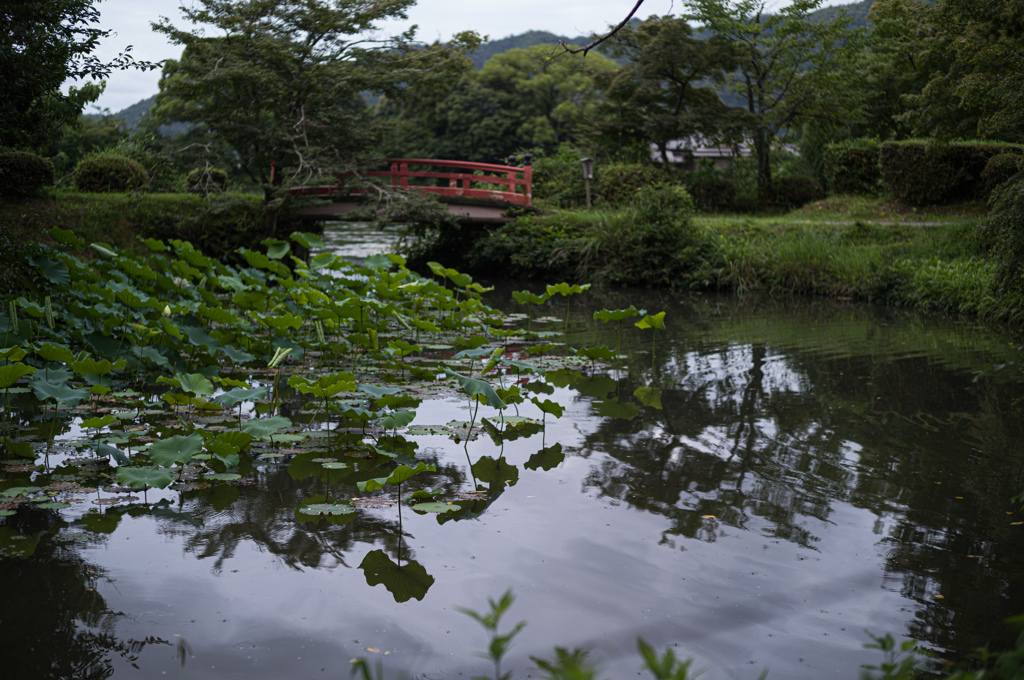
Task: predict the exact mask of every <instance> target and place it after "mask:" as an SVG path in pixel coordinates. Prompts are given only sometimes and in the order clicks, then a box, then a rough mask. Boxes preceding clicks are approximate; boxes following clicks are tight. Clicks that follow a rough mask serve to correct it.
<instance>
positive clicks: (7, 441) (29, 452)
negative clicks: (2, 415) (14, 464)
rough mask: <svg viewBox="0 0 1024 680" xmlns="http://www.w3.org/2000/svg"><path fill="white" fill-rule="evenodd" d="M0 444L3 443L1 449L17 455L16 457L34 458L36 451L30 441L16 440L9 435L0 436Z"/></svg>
mask: <svg viewBox="0 0 1024 680" xmlns="http://www.w3.org/2000/svg"><path fill="white" fill-rule="evenodd" d="M0 444H3V450H4V451H6V452H7V453H9V454H12V455H14V456H17V457H18V458H29V459H33V460H34V459H35V457H36V451H35V448H33V446H32V442H16V441H14V440H13V439H11V438H10V437H3V438H0Z"/></svg>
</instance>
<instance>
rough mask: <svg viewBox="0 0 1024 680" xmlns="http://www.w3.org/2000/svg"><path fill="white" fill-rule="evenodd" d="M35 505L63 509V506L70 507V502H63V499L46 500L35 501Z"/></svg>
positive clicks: (50, 508) (48, 508)
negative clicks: (43, 501)
mask: <svg viewBox="0 0 1024 680" xmlns="http://www.w3.org/2000/svg"><path fill="white" fill-rule="evenodd" d="M36 507H37V508H42V509H44V510H63V509H64V508H70V507H71V503H65V502H64V501H46V502H45V503H36Z"/></svg>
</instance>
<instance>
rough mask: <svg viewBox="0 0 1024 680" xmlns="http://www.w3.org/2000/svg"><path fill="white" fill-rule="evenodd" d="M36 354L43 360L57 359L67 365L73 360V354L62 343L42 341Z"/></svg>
mask: <svg viewBox="0 0 1024 680" xmlns="http://www.w3.org/2000/svg"><path fill="white" fill-rule="evenodd" d="M36 355H38V356H39V357H40V358H42V359H43V360H44V361H59V362H61V363H65V364H69V365H70V364H71V363H72V362H74V360H75V355H74V354H72V353H71V350H70V349H68V348H67V347H65V346H64V345H54V344H53V343H49V342H47V343H43V344H42V345H40V346H39V347H37V348H36ZM0 358H2V357H0Z"/></svg>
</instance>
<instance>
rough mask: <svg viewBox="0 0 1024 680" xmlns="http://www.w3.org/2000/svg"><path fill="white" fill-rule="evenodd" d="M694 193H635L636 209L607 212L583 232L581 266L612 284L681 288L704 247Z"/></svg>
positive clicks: (676, 189) (671, 189)
mask: <svg viewBox="0 0 1024 680" xmlns="http://www.w3.org/2000/svg"><path fill="white" fill-rule="evenodd" d="M693 214H694V206H693V199H692V198H691V197H690V194H689V193H688V192H687V191H686V189H684V188H683V187H680V186H664V185H663V186H654V187H647V188H644V189H641V190H640V191H639V192H637V194H636V196H635V198H634V202H633V205H632V206H630V207H629V208H627V209H625V210H621V211H617V212H608V211H605V212H603V213H600V214H599V219H597V220H595V221H594V222H593V223H592V224H590V225H589V226H588V227H587V228H585V229H584V231H583V238H584V240H583V241H581V242H579V248H580V250H579V255H578V257H579V264H578V268H579V270H580V271H581V273H582V274H584V275H585V278H586V279H587V280H592V279H593V280H598V281H602V282H605V283H610V284H613V285H625V286H665V287H679V286H681V285H684V283H685V281H686V278H685V277H686V273H687V270H688V269H689V268H690V264H691V262H692V260H693V259H694V258H695V257H697V254H698V250H699V246H700V243H699V242H700V230H699V229H698V228H697V227H696V225H695V224H694V221H693Z"/></svg>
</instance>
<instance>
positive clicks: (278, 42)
mask: <svg viewBox="0 0 1024 680" xmlns="http://www.w3.org/2000/svg"><path fill="white" fill-rule="evenodd" d="M412 4H413V0H383V1H381V0H243V1H241V2H237V1H231V0H197V2H196V3H195V4H194V5H192V6H190V7H185V8H183V9H182V12H183V14H184V15H185V17H186V18H187V19H188V20H189V21H190V22H192V23H193V24H196V25H199V26H208V27H213V28H215V29H216V31H217V33H218V35H216V36H213V37H211V36H208V35H207V34H206V30H205V29H203V28H193V29H191V30H184V29H180V28H177V27H175V26H174V25H172V24H171V22H170V20H168V19H166V18H162V19H161V21H160V22H159V23H155V24H153V28H154V29H155V30H157V31H159V32H161V33H164V34H165V35H167V36H168V37H169V38H170V39H171V40H172V41H173V42H174V43H176V44H179V45H182V46H183V48H184V50H183V52H182V56H181V59H180V60H177V61H173V62H169V63H168V64H167V65H166V66H165V68H164V73H163V77H162V79H161V83H160V89H161V92H160V95H158V97H157V105H156V108H155V110H154V111H153V114H152V115H153V117H154V118H155V119H156V121H157V122H171V121H184V122H191V123H194V124H197V125H200V126H202V127H203V128H205V129H206V130H208V131H210V132H211V133H213V134H214V135H216V136H217V137H219V138H220V139H223V140H224V141H226V142H227V143H228V145H229V146H230V147H231V148H232V149H233V150H234V152H235V154H236V160H237V162H238V163H239V165H240V166H241V167H242V168H243V169H244V170H245V171H246V173H247V174H248V175H249V176H250V177H251V178H252V179H253V180H254V181H258V182H261V183H264V184H266V183H267V182H269V180H270V172H271V167H272V165H276V167H277V168H278V169H279V171H280V170H281V169H284V168H288V173H289V174H290V175H292V176H294V177H296V178H298V179H302V180H308V179H311V178H312V177H313V176H315V175H317V174H318V173H321V172H325V171H328V170H330V169H331V168H334V167H336V166H338V165H340V164H342V163H344V162H345V161H346V160H347V159H350V158H352V157H353V156H354V155H355V154H356V153H357V152H359V151H363V150H365V149H367V148H368V147H369V146H370V145H372V143H373V142H374V141H376V140H377V139H379V126H377V125H376V124H375V121H374V119H373V117H372V116H371V115H369V112H368V109H367V107H366V104H365V101H364V99H363V96H362V93H364V92H370V93H376V94H386V95H387V96H388V97H390V98H401V97H402V96H404V95H405V94H406V93H407V92H408V91H409V90H410V89H413V88H415V87H420V86H430V85H432V84H433V85H436V84H437V83H440V82H444V81H445V80H450V79H451V78H452V77H456V75H455V74H458V73H461V72H462V71H464V70H465V69H466V68H467V67H468V60H467V59H465V56H464V55H465V52H466V51H467V50H468V49H471V48H472V47H474V46H475V45H476V44H478V42H479V38H478V37H477V36H476V34H475V33H463V34H459V35H457V36H456V37H455V38H454V39H453V40H452V41H450V42H449V43H447V44H445V45H440V44H434V45H430V46H423V45H418V44H416V43H414V42H413V39H414V35H415V34H414V31H415V27H413V28H412V29H410V30H409V31H407V32H406V33H404V34H402V35H400V36H395V37H387V38H379V39H377V38H373V37H370V34H371V32H372V31H374V30H375V29H376V28H377V26H378V24H379V22H381V21H383V20H386V19H402V18H405V17H406V10H407V9H408V7H409V6H411V5H412Z"/></svg>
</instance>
